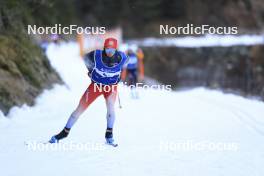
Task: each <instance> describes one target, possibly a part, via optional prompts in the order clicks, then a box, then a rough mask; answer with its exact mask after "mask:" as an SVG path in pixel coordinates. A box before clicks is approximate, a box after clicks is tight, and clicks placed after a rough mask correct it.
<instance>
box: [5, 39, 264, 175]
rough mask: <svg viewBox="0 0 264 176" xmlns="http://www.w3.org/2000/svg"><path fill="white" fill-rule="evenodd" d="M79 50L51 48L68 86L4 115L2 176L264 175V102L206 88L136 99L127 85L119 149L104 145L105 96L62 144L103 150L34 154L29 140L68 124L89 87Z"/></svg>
mask: <svg viewBox="0 0 264 176" xmlns="http://www.w3.org/2000/svg"><path fill="white" fill-rule="evenodd" d="M78 51H79V50H78V46H77V44H76V43H73V42H72V43H62V44H60V45H57V46H56V45H50V46H49V48H48V51H47V55H48V57H49V60H50V61H51V64H52V66H53V67H54V68H55V69H56V70H57V71H58V73H59V74H60V75H61V77H62V79H63V80H64V81H65V83H66V85H55V86H54V88H53V89H51V90H47V91H44V92H43V93H42V94H41V95H40V96H39V97H38V98H37V103H36V105H35V106H34V107H28V106H23V107H21V108H17V107H15V108H13V109H12V110H11V112H10V114H9V115H8V119H7V118H5V117H4V116H3V115H0V136H1V137H0V140H1V142H0V165H1V175H5V176H17V175H20V176H21V175H30V176H36V175H37V176H48V175H63V176H72V175H76V176H87V175H92V176H95V175H98V176H99V175H108V176H109V175H110V176H130V175H131V176H135V175H136V176H146V175H151V176H161V175H171V176H175V175H180V176H185V175H186V176H194V175H201V176H212V175H213V176H220V175H225V176H228V175H230V176H249V175H250V176H253V175H254V176H258V175H259V176H262V175H263V174H264V168H263V163H264V150H263V149H264V142H263V141H264V140H263V139H264V116H263V115H264V103H263V102H259V101H257V100H249V99H245V98H242V97H239V96H236V95H232V94H223V93H221V92H218V91H212V90H207V89H205V88H196V89H192V90H188V91H180V92H169V91H161V90H140V92H139V94H140V98H139V99H137V100H135V99H131V98H130V94H129V93H128V90H127V88H125V87H120V97H121V101H122V105H123V108H122V109H118V106H116V113H117V119H116V124H115V130H114V135H115V138H116V140H117V141H118V143H119V147H117V148H113V147H111V146H105V145H104V132H105V125H106V120H105V113H106V110H105V103H104V99H103V98H102V97H100V98H98V99H97V101H95V103H94V104H92V105H91V106H90V108H89V109H87V111H86V112H85V113H84V114H83V115H82V117H81V118H80V119H79V121H78V122H77V123H76V125H75V126H74V127H73V129H72V130H71V133H70V135H69V137H68V138H67V139H65V140H64V141H62V144H67V143H71V142H73V143H74V144H77V143H81V144H82V143H87V142H88V143H90V144H102V145H101V148H99V149H92V150H66V151H65V150H62V149H60V150H51V149H49V150H36V151H33V150H31V149H29V148H28V146H27V145H25V144H24V143H25V142H32V141H47V140H48V139H49V138H50V137H51V136H52V135H53V134H55V133H57V132H59V131H60V130H61V129H62V128H63V127H64V125H65V123H66V121H67V119H68V116H69V115H70V113H71V112H72V110H73V109H74V108H75V107H76V106H77V104H78V101H79V98H80V97H81V95H82V93H83V92H84V91H85V89H86V87H87V86H88V85H89V79H88V76H87V71H86V68H85V66H84V64H83V62H82V60H81V58H80V57H79V56H78ZM179 143H188V145H192V146H193V145H195V144H201V143H203V144H205V143H211V144H212V145H214V144H219V143H222V144H224V145H231V144H232V146H233V148H232V147H231V149H230V148H228V149H225V150H220V149H218V150H217V149H215V148H203V149H201V148H192V149H190V148H186V146H185V148H177V147H175V146H176V145H177V144H179ZM167 144H168V145H167ZM55 145H59V144H55ZM166 146H167V147H166ZM234 146H235V147H234ZM189 147H190V146H189Z"/></svg>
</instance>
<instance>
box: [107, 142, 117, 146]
mask: <svg viewBox="0 0 264 176" xmlns="http://www.w3.org/2000/svg"><path fill="white" fill-rule="evenodd" d="M106 145H110V146H112V147H118V144H113V143H107V142H106Z"/></svg>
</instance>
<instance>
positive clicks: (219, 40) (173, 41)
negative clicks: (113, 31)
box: [127, 35, 264, 48]
mask: <svg viewBox="0 0 264 176" xmlns="http://www.w3.org/2000/svg"><path fill="white" fill-rule="evenodd" d="M127 42H128V43H129V44H131V45H132V44H135V45H139V46H145V47H153V46H160V47H168V46H176V47H187V48H197V47H214V46H222V47H228V46H235V45H263V44H264V35H239V36H235V35H205V36H201V37H192V36H189V37H177V38H146V39H141V40H129V41H127Z"/></svg>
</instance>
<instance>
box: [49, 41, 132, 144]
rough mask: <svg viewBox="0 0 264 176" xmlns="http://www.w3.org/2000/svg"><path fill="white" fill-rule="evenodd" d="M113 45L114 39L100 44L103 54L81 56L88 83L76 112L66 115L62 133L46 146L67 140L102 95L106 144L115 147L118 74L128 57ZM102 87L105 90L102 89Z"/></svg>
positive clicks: (115, 43)
mask: <svg viewBox="0 0 264 176" xmlns="http://www.w3.org/2000/svg"><path fill="white" fill-rule="evenodd" d="M117 45H118V43H117V40H116V39H114V38H107V39H106V40H105V42H104V49H103V50H94V51H92V52H90V53H88V54H85V55H84V62H85V65H86V67H87V69H88V75H89V77H90V78H91V83H90V85H89V86H88V88H87V90H86V91H85V92H84V94H83V95H82V97H81V99H80V102H79V104H78V106H77V108H76V109H75V110H74V111H73V112H72V114H71V115H70V117H69V119H68V121H67V123H66V126H65V127H64V129H63V130H62V131H61V132H60V133H58V134H56V135H54V136H52V137H51V139H50V140H49V142H50V143H58V142H59V141H60V140H62V139H63V138H65V137H67V136H68V134H69V132H70V130H71V128H72V127H73V125H74V124H75V122H76V121H77V120H78V118H79V117H80V116H81V114H82V113H83V112H84V111H85V110H86V109H87V108H88V107H89V105H90V104H91V103H93V101H94V100H95V99H96V98H97V97H99V96H100V95H103V96H104V99H105V101H106V108H107V115H106V119H107V127H106V132H105V139H106V143H107V144H110V145H113V146H117V144H115V143H114V138H113V126H114V122H115V109H114V105H115V100H116V96H117V84H118V82H119V81H120V76H121V71H122V69H123V68H124V67H125V66H126V64H127V62H128V57H127V56H126V54H125V53H123V52H121V51H118V50H117ZM106 86H107V88H105V87H106ZM98 87H100V88H98Z"/></svg>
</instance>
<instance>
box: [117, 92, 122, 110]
mask: <svg viewBox="0 0 264 176" xmlns="http://www.w3.org/2000/svg"><path fill="white" fill-rule="evenodd" d="M117 98H118V104H119V108H120V109H121V108H122V105H121V100H120V96H119V93H118V94H117Z"/></svg>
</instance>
